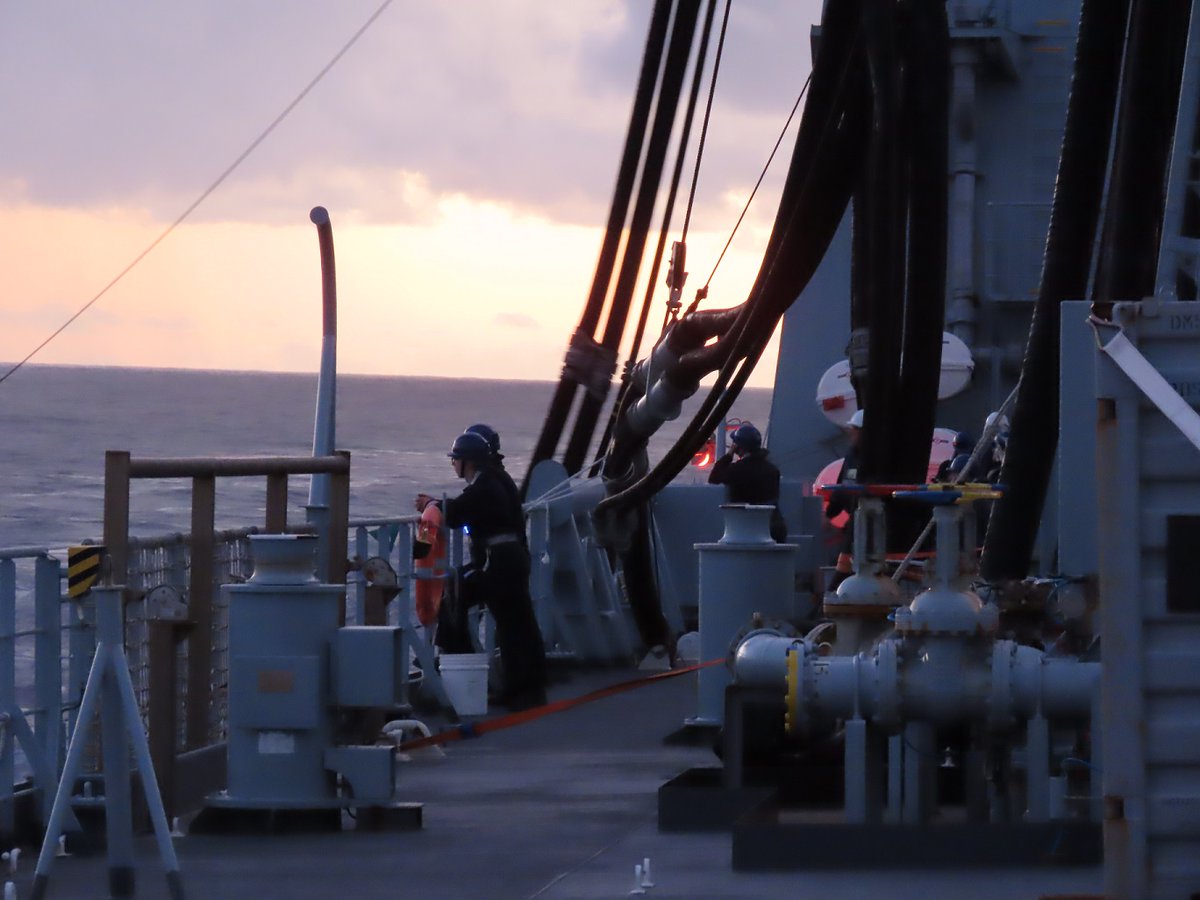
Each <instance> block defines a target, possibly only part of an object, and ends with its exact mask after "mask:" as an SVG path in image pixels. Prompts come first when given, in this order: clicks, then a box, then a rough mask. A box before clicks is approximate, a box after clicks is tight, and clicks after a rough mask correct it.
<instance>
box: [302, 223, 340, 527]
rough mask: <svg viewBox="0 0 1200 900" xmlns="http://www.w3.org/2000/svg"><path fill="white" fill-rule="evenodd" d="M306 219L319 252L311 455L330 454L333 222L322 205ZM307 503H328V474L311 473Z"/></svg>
mask: <svg viewBox="0 0 1200 900" xmlns="http://www.w3.org/2000/svg"><path fill="white" fill-rule="evenodd" d="M308 218H309V221H310V222H312V223H313V224H314V225H316V226H317V245H318V246H319V248H320V251H321V370H320V374H319V375H318V376H317V409H316V413H315V414H314V416H313V456H332V455H333V448H334V445H335V444H336V442H337V269H336V266H335V265H334V259H333V224H332V223H331V222H330V221H329V211H328V210H327V209H325V207H323V206H314V207H313V208H312V210H311V211H310V212H309V214H308ZM308 505H309V506H313V507H318V506H328V505H329V476H328V475H313V476H312V480H311V481H310V482H309V485H308Z"/></svg>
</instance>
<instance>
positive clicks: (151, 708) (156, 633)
mask: <svg viewBox="0 0 1200 900" xmlns="http://www.w3.org/2000/svg"><path fill="white" fill-rule="evenodd" d="M148 625H149V629H150V647H149V656H150V696H149V698H148V700H147V704H146V706H147V709H146V714H147V715H146V718H147V720H148V721H147V725H148V729H147V730H148V731H149V740H150V759H151V760H152V761H153V763H154V775H155V777H157V778H158V791H159V793H160V794H162V801H163V810H164V811H165V812H166V815H167V821H168V822H169V821H170V820H171V817H172V816H173V815H175V730H176V728H175V726H176V722H175V676H176V672H175V623H173V622H154V621H151V622H149V623H148Z"/></svg>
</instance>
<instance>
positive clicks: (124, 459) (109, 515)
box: [104, 450, 129, 584]
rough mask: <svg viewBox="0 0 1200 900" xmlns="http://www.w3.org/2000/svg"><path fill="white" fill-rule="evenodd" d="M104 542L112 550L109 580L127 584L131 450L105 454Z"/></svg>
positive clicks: (109, 550)
mask: <svg viewBox="0 0 1200 900" xmlns="http://www.w3.org/2000/svg"><path fill="white" fill-rule="evenodd" d="M104 546H105V548H107V551H108V559H109V573H110V574H109V580H108V583H109V584H126V583H127V582H126V580H125V570H126V567H127V566H128V564H129V451H128V450H108V451H105V454H104Z"/></svg>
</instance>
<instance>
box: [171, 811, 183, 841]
mask: <svg viewBox="0 0 1200 900" xmlns="http://www.w3.org/2000/svg"><path fill="white" fill-rule="evenodd" d="M171 837H173V838H181V837H187V835H186V834H184V833H183V831H182V830H181V829H180V828H179V816H175V817H174V818H173V819H171Z"/></svg>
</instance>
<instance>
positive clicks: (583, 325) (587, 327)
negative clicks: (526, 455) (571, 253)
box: [521, 0, 672, 495]
mask: <svg viewBox="0 0 1200 900" xmlns="http://www.w3.org/2000/svg"><path fill="white" fill-rule="evenodd" d="M671 7H672V0H655V4H654V13H653V15H652V16H651V18H650V29H649V32H648V33H647V36H646V49H645V51H644V52H643V56H642V68H641V71H640V73H639V75H638V86H637V91H636V93H635V94H634V101H633V109H632V111H631V112H630V116H629V130H628V132H627V133H626V136H625V149H624V151H623V153H622V155H621V164H620V168H619V169H618V171H617V183H616V186H615V187H614V188H613V199H612V206H611V207H610V209H609V214H608V224H607V226H606V228H605V232H604V240H603V241H602V242H601V245H600V257H599V259H598V260H597V261H596V272H595V274H594V275H593V277H592V285H591V289H590V290H589V292H588V298H587V301H586V302H585V304H584V308H583V313H582V315H581V316H580V321H579V328H578V330H577V332H576V336H577V337H573V338H572V341H574V340H576V339H580V340H582V339H583V337H587V338H590V337H592V336H593V334H594V332H595V330H596V326H597V324H598V323H599V321H600V313H601V312H602V311H603V307H604V300H605V298H606V297H607V296H608V287H609V283H610V282H611V280H612V273H613V268H614V266H615V264H616V259H617V250H618V249H619V247H620V243H621V237H622V235H623V233H624V229H625V219H626V217H627V216H628V214H629V202H630V199H631V198H632V196H633V187H634V183H635V182H636V180H637V172H638V167H639V164H640V162H641V157H642V145H643V142H644V141H645V138H646V128H647V126H648V125H649V122H650V110H651V108H652V106H653V103H654V91H655V88H656V86H657V85H658V77H659V69H660V67H661V64H662V55H663V50H664V48H665V46H666V40H667V26H668V24H669V23H670V19H671ZM580 336H583V337H580ZM568 353H569V351H568ZM578 387H579V382H578V381H576V380H575V379H574V378H573V377H572V376H571V375H570V374H569V373H568V372H567V371H565V370H564V371H563V374H562V376H561V377H560V378H559V382H558V386H557V387H556V388H555V390H554V396H553V397H552V398H551V400H550V406H549V408H548V409H547V410H546V419H545V421H544V422H543V423H542V431H541V434H539V435H538V439H537V443H536V444H535V445H534V448H533V454H532V456H531V457H530V460H529V468H528V469H527V470H526V472H525V478H524V480H523V481H522V484H521V493H522V495H524V493H525V491H526V490H527V489H528V487H529V474H530V473H531V472H532V471H533V467H534V466H536V465H537V464H538V463H539V462H541V461H542V460H544V459H550V458H551V457H552V456H553V455H554V452H555V450H556V449H557V447H558V442H559V439H560V438H561V437H562V432H563V428H564V426H565V425H566V423H567V418H568V416H569V415H570V412H571V406H572V404H573V403H574V402H575V394H576V391H577V389H578Z"/></svg>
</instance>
